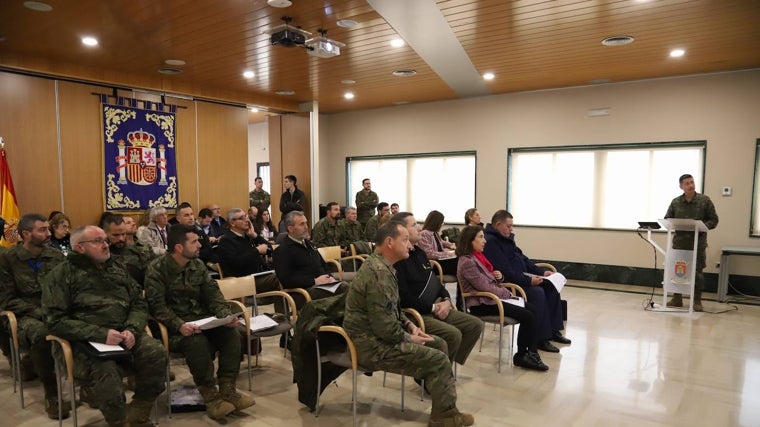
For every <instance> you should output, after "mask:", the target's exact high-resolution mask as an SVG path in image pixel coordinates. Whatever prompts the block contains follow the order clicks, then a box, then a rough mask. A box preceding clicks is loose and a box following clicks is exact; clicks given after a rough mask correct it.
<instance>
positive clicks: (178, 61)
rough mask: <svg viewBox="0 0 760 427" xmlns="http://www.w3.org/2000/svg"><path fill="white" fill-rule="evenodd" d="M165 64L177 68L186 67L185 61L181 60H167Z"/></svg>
mask: <svg viewBox="0 0 760 427" xmlns="http://www.w3.org/2000/svg"><path fill="white" fill-rule="evenodd" d="M164 63H165V64H166V65H176V66H179V67H181V66H183V65H185V61H183V60H181V59H167V60H166V61H164Z"/></svg>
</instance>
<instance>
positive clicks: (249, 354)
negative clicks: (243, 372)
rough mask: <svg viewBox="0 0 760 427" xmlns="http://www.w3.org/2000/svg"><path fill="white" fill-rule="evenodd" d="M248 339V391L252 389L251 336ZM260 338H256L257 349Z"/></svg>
mask: <svg viewBox="0 0 760 427" xmlns="http://www.w3.org/2000/svg"><path fill="white" fill-rule="evenodd" d="M246 341H248V351H247V353H248V354H246V356H245V358H246V359H248V391H251V337H248V339H247V340H246ZM258 345H259V340H258V339H256V349H258V348H259V347H258Z"/></svg>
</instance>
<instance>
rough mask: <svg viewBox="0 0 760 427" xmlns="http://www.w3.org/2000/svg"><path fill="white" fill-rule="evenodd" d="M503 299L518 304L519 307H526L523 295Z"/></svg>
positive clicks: (508, 302)
mask: <svg viewBox="0 0 760 427" xmlns="http://www.w3.org/2000/svg"><path fill="white" fill-rule="evenodd" d="M502 301H504V302H506V303H507V304H512V305H516V306H518V307H525V300H524V299H523V297H514V298H510V299H503V300H502Z"/></svg>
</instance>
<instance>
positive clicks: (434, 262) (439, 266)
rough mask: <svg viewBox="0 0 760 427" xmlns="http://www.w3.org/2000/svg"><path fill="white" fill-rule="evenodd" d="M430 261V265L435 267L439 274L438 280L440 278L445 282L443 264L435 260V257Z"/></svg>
mask: <svg viewBox="0 0 760 427" xmlns="http://www.w3.org/2000/svg"><path fill="white" fill-rule="evenodd" d="M429 261H430V266H431V267H433V268H435V271H436V274H438V280H440V281H441V283H443V268H442V267H441V264H440V263H438V261H436V260H433V259H431V260H429Z"/></svg>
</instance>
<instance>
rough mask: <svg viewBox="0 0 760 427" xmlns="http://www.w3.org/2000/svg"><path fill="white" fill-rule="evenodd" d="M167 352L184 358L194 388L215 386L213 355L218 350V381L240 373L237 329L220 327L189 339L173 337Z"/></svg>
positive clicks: (238, 334)
mask: <svg viewBox="0 0 760 427" xmlns="http://www.w3.org/2000/svg"><path fill="white" fill-rule="evenodd" d="M169 349H170V350H171V351H172V352H177V353H182V354H183V355H184V356H185V361H186V362H187V367H188V368H189V369H190V374H192V376H193V381H194V382H195V385H196V386H213V385H214V384H215V380H214V354H215V353H216V352H217V351H218V352H219V368H218V369H217V371H216V375H217V377H218V378H237V376H238V373H239V372H240V332H238V329H237V328H228V327H226V326H220V327H218V328H214V329H208V330H205V331H203V333H201V334H197V335H191V336H189V337H186V336H183V335H179V334H177V335H173V336H172V337H171V338H170V341H169Z"/></svg>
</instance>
